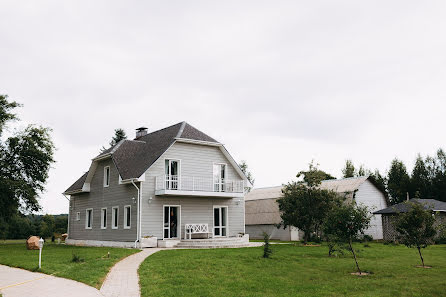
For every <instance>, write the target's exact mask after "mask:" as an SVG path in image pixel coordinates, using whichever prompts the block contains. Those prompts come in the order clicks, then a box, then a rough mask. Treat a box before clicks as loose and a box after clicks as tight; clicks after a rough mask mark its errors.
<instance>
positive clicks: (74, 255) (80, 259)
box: [71, 253, 84, 263]
mask: <svg viewBox="0 0 446 297" xmlns="http://www.w3.org/2000/svg"><path fill="white" fill-rule="evenodd" d="M71 262H73V263H80V262H84V259H83V258H81V257H80V256H79V255H76V254H75V253H73V257H72V258H71Z"/></svg>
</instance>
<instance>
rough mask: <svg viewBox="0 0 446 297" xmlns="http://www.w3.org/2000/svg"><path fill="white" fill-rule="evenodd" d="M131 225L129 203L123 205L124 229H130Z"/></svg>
mask: <svg viewBox="0 0 446 297" xmlns="http://www.w3.org/2000/svg"><path fill="white" fill-rule="evenodd" d="M130 226H131V208H130V205H126V206H124V229H130Z"/></svg>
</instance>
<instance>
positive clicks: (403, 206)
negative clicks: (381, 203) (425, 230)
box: [374, 198, 446, 214]
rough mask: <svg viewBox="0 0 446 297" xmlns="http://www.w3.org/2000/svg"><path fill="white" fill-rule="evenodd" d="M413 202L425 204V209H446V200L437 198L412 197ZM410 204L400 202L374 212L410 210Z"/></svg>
mask: <svg viewBox="0 0 446 297" xmlns="http://www.w3.org/2000/svg"><path fill="white" fill-rule="evenodd" d="M409 201H410V202H412V203H419V204H421V205H423V207H424V209H429V210H436V211H446V202H442V201H439V200H435V199H417V198H412V199H410V200H409ZM409 208H410V205H408V204H407V203H405V202H402V203H398V204H395V205H392V206H389V207H387V208H384V209H381V210H378V211H375V212H374V214H397V213H400V212H408V211H409Z"/></svg>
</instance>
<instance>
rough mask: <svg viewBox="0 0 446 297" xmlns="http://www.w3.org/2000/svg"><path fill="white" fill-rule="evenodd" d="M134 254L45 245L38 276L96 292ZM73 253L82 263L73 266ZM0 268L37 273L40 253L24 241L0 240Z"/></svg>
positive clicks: (123, 250) (102, 248)
mask: <svg viewBox="0 0 446 297" xmlns="http://www.w3.org/2000/svg"><path fill="white" fill-rule="evenodd" d="M107 252H110V258H108V257H107ZM136 252H138V250H133V249H119V248H105V247H100V248H97V247H75V246H68V245H64V244H59V245H58V244H52V243H45V245H44V247H43V251H42V270H41V272H43V273H46V274H54V275H55V276H60V277H64V278H69V279H74V280H77V281H80V282H83V283H85V284H87V285H90V286H93V287H96V288H99V287H100V286H101V284H102V282H103V281H104V279H105V277H106V276H107V273H108V271H109V270H110V268H111V267H112V266H113V265H114V264H115V263H116V262H118V261H119V260H120V259H122V258H124V257H126V256H128V255H131V254H133V253H136ZM73 253H75V254H76V255H78V256H80V257H81V258H82V259H84V261H82V262H79V263H74V262H72V261H71V259H72V257H73ZM0 264H3V265H8V266H12V267H20V268H24V269H27V270H31V271H37V268H38V265H39V251H38V250H27V249H26V246H25V241H24V240H21V241H6V243H5V242H4V241H3V240H2V241H0Z"/></svg>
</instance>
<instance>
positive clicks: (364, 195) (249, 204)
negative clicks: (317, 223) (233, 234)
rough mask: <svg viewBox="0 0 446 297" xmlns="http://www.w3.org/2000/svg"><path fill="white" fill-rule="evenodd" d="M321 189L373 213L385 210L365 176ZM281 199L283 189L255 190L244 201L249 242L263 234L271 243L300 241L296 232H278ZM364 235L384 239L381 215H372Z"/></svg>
mask: <svg viewBox="0 0 446 297" xmlns="http://www.w3.org/2000/svg"><path fill="white" fill-rule="evenodd" d="M320 187H321V188H322V189H326V190H333V191H335V192H337V193H339V194H342V195H343V196H346V197H347V198H349V199H354V201H355V202H356V203H362V204H364V205H366V206H368V207H369V208H370V209H371V210H372V211H374V210H377V209H381V208H383V207H387V205H388V197H387V195H386V193H384V192H383V191H381V190H380V189H379V187H378V186H377V184H376V182H375V181H374V180H373V179H372V178H371V177H368V176H360V177H354V178H344V179H333V180H324V181H322V183H321V186H320ZM280 197H282V186H277V187H269V188H258V189H254V190H252V191H251V192H250V193H249V194H248V195H246V197H245V201H246V202H245V204H246V205H245V220H246V222H245V224H246V227H245V228H246V233H249V234H250V237H251V238H261V237H262V233H263V232H267V233H269V234H271V238H272V239H279V240H300V239H302V237H303V233H302V232H301V231H298V230H297V229H295V228H292V229H289V228H287V229H285V230H284V229H283V228H281V229H277V227H276V225H277V224H279V223H280V221H281V219H280V211H279V207H278V205H277V202H276V200H277V199H278V198H280ZM365 234H367V235H370V236H372V237H373V238H374V239H382V238H383V229H382V220H381V215H380V214H375V215H373V217H372V220H371V226H370V228H369V229H367V230H366V232H365Z"/></svg>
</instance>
